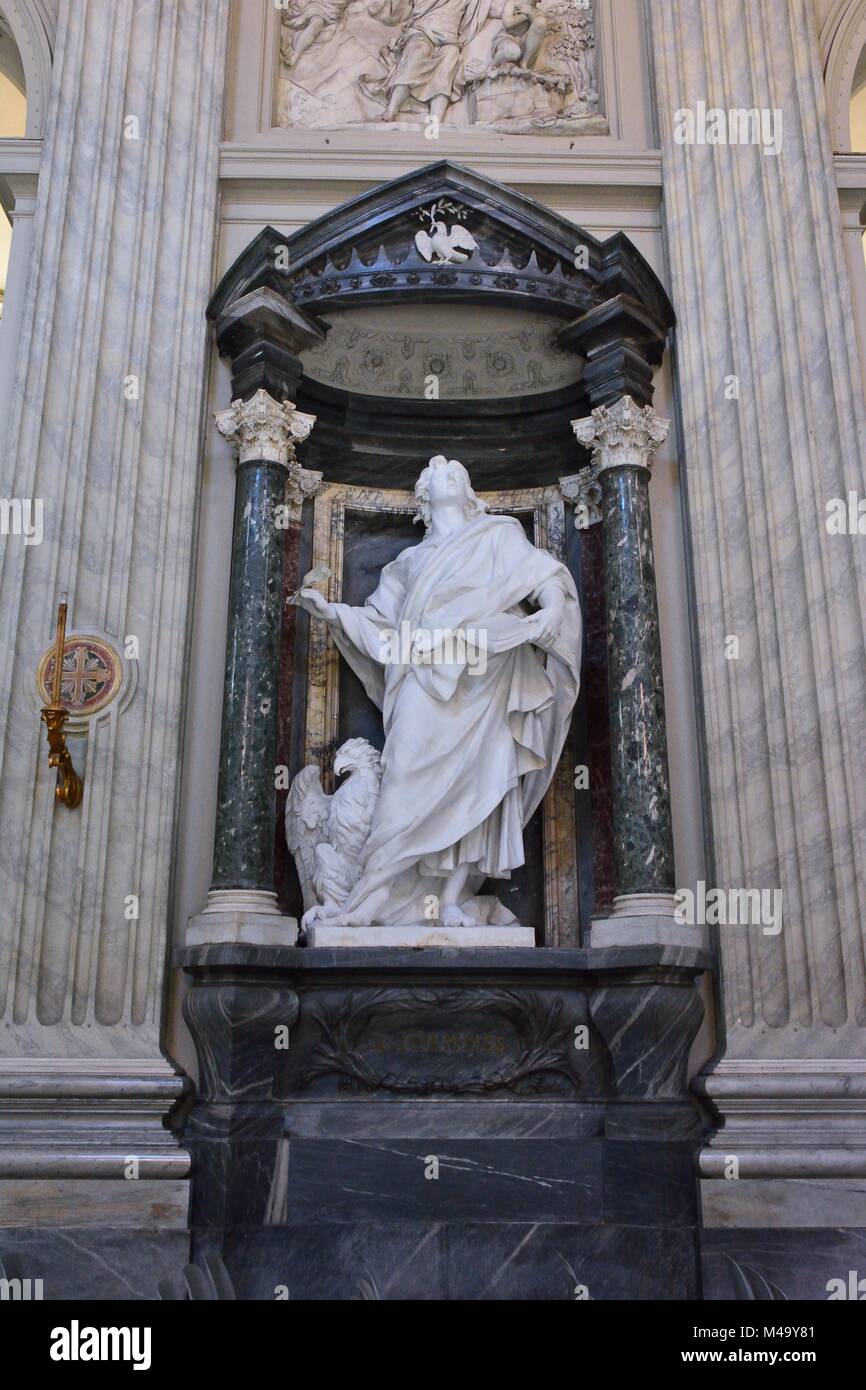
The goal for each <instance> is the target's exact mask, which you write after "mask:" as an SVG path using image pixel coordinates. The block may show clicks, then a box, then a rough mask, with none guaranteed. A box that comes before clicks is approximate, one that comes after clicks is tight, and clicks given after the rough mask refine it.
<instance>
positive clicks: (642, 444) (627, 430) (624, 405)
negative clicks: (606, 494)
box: [571, 396, 671, 473]
mask: <svg viewBox="0 0 866 1390" xmlns="http://www.w3.org/2000/svg"><path fill="white" fill-rule="evenodd" d="M571 423H572V426H573V428H574V433H575V435H576V436H577V438H578V440H579V442H580V443H581V444H586V445H589V447H590V448H591V449H592V464H593V468H594V469H595V470H597V472H599V473H601V472H603V471H604V470H605V469H607V468H645V469H647V470H649V469H650V468H651V467H652V464H653V459H654V457H655V452H656V450H657V449H658V447H659V445H660V444H663V443H664V442H665V440H666V439H667V437H668V433H669V431H670V427H671V422H670V420H662V419H661V417H660V416H658V415H656V413H655V411H654V410H653V408H652V406H649V405H645V406H639V405H636V404H635V402H634V401H633V400H632V398H631V396H623V398H622V400H619V401H617V402H616V405H611V406H607V405H601V406H599V407H598V409H597V410H594V411H593V412H592V414H591V415H590V416H589V417H588V418H587V419H585V420H572V422H571Z"/></svg>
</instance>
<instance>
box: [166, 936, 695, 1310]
mask: <svg viewBox="0 0 866 1390" xmlns="http://www.w3.org/2000/svg"><path fill="white" fill-rule="evenodd" d="M180 963H181V964H183V966H184V968H185V969H186V971H187V973H188V975H189V976H190V981H191V989H190V990H189V992H188V994H187V998H186V1004H185V1013H186V1017H187V1021H188V1023H189V1025H190V1027H191V1029H192V1032H193V1035H194V1037H195V1041H196V1046H197V1048H198V1053H199V1060H200V1069H201V1076H200V1089H199V1094H198V1097H197V1101H196V1105H195V1107H194V1109H193V1111H192V1115H191V1118H190V1121H189V1124H188V1127H187V1130H186V1132H185V1134H184V1143H185V1144H186V1145H187V1146H188V1147H189V1148H190V1150H191V1152H192V1155H193V1176H192V1231H193V1255H194V1257H195V1258H196V1259H202V1258H203V1257H204V1256H205V1255H206V1254H211V1255H219V1256H220V1257H221V1258H222V1259H223V1260H224V1261H225V1263H226V1265H227V1267H228V1270H229V1272H230V1275H231V1277H232V1280H233V1282H234V1285H235V1288H236V1290H237V1292H238V1295H239V1296H240V1297H242V1298H249V1299H279V1298H286V1297H288V1298H291V1299H316V1300H319V1299H321V1300H339V1299H353V1298H355V1299H424V1300H431V1301H437V1300H440V1301H441V1300H480V1299H531V1300H547V1299H554V1300H555V1299H568V1300H574V1299H576V1298H584V1297H588V1298H590V1299H595V1300H600V1299H650V1298H664V1299H690V1298H697V1297H700V1272H699V1248H698V1229H697V1226H698V1206H697V1186H696V1178H695V1168H694V1157H695V1151H696V1148H697V1147H698V1145H699V1143H700V1141H701V1136H702V1134H703V1121H702V1117H701V1115H700V1112H699V1111H698V1110H697V1109H696V1107H695V1104H694V1102H693V1101H692V1100H690V1098H689V1095H688V1091H687V1085H686V1062H687V1058H688V1052H689V1048H690V1045H691V1042H692V1040H693V1038H694V1036H695V1033H696V1031H697V1029H698V1027H699V1025H700V1021H701V1016H702V1005H701V1000H700V996H699V993H698V990H697V988H696V983H695V982H696V979H697V977H698V976H699V975H700V973H701V972H702V971H703V970H705V969H707V968H708V966H709V962H708V960H707V959H706V958H705V957H704V956H701V955H700V954H698V953H696V952H694V951H685V950H682V949H673V948H652V947H640V948H628V949H625V948H623V949H610V950H603V951H602V950H599V951H590V950H583V951H580V950H574V951H554V950H550V951H548V950H537V951H531V952H528V951H525V950H512V951H508V950H502V951H498V950H487V951H457V950H425V951H406V952H402V951H392V952H387V951H382V950H355V951H352V950H317V949H310V950H300V949H296V948H289V947H286V948H265V947H246V946H243V947H238V946H212V947H199V948H195V949H191V950H187V951H184V952H182V953H181V955H180Z"/></svg>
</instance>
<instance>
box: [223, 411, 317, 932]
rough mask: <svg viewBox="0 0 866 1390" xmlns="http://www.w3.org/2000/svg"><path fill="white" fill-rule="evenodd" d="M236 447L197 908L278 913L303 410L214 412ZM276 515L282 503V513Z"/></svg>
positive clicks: (307, 423) (309, 420)
mask: <svg viewBox="0 0 866 1390" xmlns="http://www.w3.org/2000/svg"><path fill="white" fill-rule="evenodd" d="M216 422H217V428H218V429H219V430H220V433H221V434H223V435H225V437H226V439H227V440H228V441H229V443H230V444H232V445H233V446H234V447H235V449H236V450H237V451H238V471H237V490H236V495H235V516H234V535H233V538H232V575H231V587H230V591H229V611H228V636H227V643H226V671H225V687H224V692H223V717H222V735H221V742H220V771H219V789H218V794H217V816H216V832H215V836H214V867H213V881H212V888H211V892H210V895H209V898H208V905H207V908H206V909H205V910H206V912H234V913H237V912H247V913H255V914H260V913H266V914H267V913H277V912H278V911H279V909H278V907H277V898H276V893H275V892H274V801H275V789H274V788H275V783H274V770H275V766H276V761H277V738H278V718H279V672H280V634H281V629H282V604H283V553H284V541H285V528H284V526H283V527H281V526H280V525H278V524H277V520H278V517H279V516H280V515H281V514H280V513H278V512H277V508H285V505H286V504H287V503H289V504H290V505H291V504H292V503H293V501H294V502H297V501H298V500H299V497H300V495H301V494H302V490H303V476H302V475H303V470H301V468H300V467H299V465H298V463H297V461H296V458H295V444H296V443H298V442H299V441H301V440H303V439H306V438H307V436H308V435H309V433H310V430H311V429H312V427H313V424H314V423H315V417H314V416H312V415H303V414H301V413H300V412H299V411H297V410H295V407H294V406H293V405H292V403H291V402H290V401H286V402H284V403H281V402H279V401H276V400H274V398H273V397H272V396H270V395H269V394H268V393H267V392H266V391H264V390H260V391H257V392H256V394H255V395H254V396H252V397H251V398H250V399H249V400H247V401H243V400H236V401H234V402H233V403H232V406H231V408H230V409H229V410H225V411H222V412H220V413H219V414H218V415H217V417H216ZM283 515H284V513H283Z"/></svg>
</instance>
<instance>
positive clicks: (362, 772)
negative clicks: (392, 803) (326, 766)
mask: <svg viewBox="0 0 866 1390" xmlns="http://www.w3.org/2000/svg"><path fill="white" fill-rule="evenodd" d="M343 774H346V776H345V781H343V782H342V783H341V784H340V786H338V787H337V790H336V791H335V792H334V794H333V796H326V794H325V792H324V791H323V790H322V774H321V771H320V769H319V768H318V767H316V766H315V765H311V766H310V767H305V768H304V769H303V770H302V771H301V772H299V773H298V775H297V777H296V778H295V779H294V781H293V782H292V785H291V787H290V788H289V798H288V802H287V804H286V842H287V844H288V846H289V849H290V850H291V853H292V856H293V858H294V861H295V864H296V866H297V870H298V878H299V879H300V881H301V890H302V892H303V895H304V924H305V925H308V924H309V923H308V919H309V922H314V921H316V920H317V919H318V918H319V917H329V916H333V915H334V914H336V913H337V912H338V911H339V909H340V907H342V905H343V903H344V902H345V901H346V899H347V898H348V896H349V894H350V893H351V891H352V889H353V888H354V886H355V884H356V882H357V881H358V878H359V876H360V872H361V855H362V852H363V849H364V846H365V844H366V843H367V837H368V835H369V833H370V826H371V825H372V822H373V813H374V811H375V809H376V802H377V801H378V800H379V785H380V783H381V781H382V768H381V759H380V756H379V753H378V752H377V750H376V749H375V748H374V747H373V745H372V744H371V743H368V742H367V740H366V739H365V738H350V739H349V740H348V742H347V743H344V744H343V745H342V747H341V748H339V749H338V750H337V755H336V757H335V758H334V776H335V777H342V776H343Z"/></svg>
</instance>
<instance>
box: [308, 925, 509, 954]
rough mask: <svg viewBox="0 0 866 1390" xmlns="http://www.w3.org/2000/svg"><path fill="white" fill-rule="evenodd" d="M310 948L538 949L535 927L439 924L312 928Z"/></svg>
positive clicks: (309, 938) (309, 941)
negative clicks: (438, 947)
mask: <svg viewBox="0 0 866 1390" xmlns="http://www.w3.org/2000/svg"><path fill="white" fill-rule="evenodd" d="M305 936H306V939H307V945H308V946H319V947H322V946H325V947H343V946H345V947H351V948H352V949H353V950H357V949H358V948H359V947H365V946H367V947H369V946H379V947H381V946H385V947H395V946H396V947H400V948H403V949H407V948H408V949H409V950H426V949H428V948H430V947H436V946H459V947H460V948H461V949H463V950H467V949H468V950H480V949H485V950H490V949H491V948H492V947H496V948H497V949H499V950H502V949H505V950H508V949H511V948H514V947H520V946H522V947H526V946H533V947H534V946H535V932H534V931H533V929H532V928H531V927H519V926H513V927H482V926H477V927H443V926H441V925H440V923H439V922H425V923H424V925H423V926H419V925H412V926H405V927H332V926H329V925H328V923H327V922H322V923H318V924H317V925H316V926H314V927H308V928H307V930H306V932H305Z"/></svg>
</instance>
